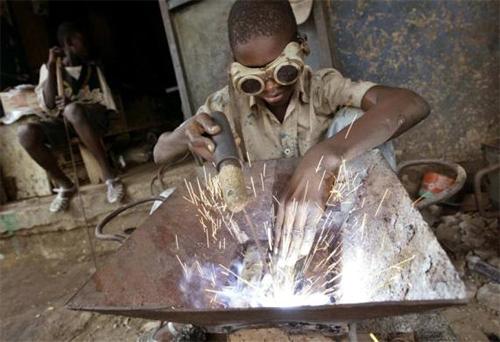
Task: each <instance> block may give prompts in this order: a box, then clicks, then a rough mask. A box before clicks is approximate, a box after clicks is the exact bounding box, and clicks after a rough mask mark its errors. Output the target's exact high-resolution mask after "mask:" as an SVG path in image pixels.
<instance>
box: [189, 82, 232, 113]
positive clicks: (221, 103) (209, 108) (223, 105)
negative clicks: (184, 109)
mask: <svg viewBox="0 0 500 342" xmlns="http://www.w3.org/2000/svg"><path fill="white" fill-rule="evenodd" d="M228 107H229V93H228V89H227V87H224V88H222V89H220V90H218V91H216V92H215V93H213V94H211V95H210V96H208V98H207V100H206V101H205V103H204V104H203V105H202V106H201V107H200V108H198V110H197V111H196V114H200V113H207V114H210V113H212V112H216V111H218V112H223V113H224V114H226V116H229V115H230V114H229V113H228Z"/></svg>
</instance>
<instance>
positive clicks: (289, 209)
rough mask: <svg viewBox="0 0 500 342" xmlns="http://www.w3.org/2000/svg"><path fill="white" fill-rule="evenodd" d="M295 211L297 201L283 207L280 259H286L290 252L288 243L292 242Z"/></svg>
mask: <svg viewBox="0 0 500 342" xmlns="http://www.w3.org/2000/svg"><path fill="white" fill-rule="evenodd" d="M296 211H297V201H295V200H293V201H289V202H287V203H286V206H285V218H284V222H283V232H282V234H281V250H280V254H281V257H282V258H286V256H287V255H288V251H289V250H290V243H291V241H292V229H293V227H294V221H295V213H296Z"/></svg>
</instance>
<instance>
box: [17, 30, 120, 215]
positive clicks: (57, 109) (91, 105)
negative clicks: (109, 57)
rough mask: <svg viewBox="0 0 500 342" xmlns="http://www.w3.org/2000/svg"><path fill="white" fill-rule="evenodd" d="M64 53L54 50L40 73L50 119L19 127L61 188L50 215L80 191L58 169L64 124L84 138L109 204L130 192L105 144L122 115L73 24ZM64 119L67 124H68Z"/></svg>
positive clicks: (62, 40) (41, 97)
mask: <svg viewBox="0 0 500 342" xmlns="http://www.w3.org/2000/svg"><path fill="white" fill-rule="evenodd" d="M57 38H58V41H59V44H60V45H61V47H62V48H59V47H53V48H52V49H50V50H49V60H48V62H47V63H46V64H45V65H43V66H42V67H41V69H40V81H39V84H38V86H37V88H36V93H37V96H38V101H39V103H40V106H41V107H42V108H43V109H44V110H45V112H46V114H47V117H46V118H43V119H42V120H41V121H39V122H31V123H27V124H25V125H22V126H21V127H19V131H18V137H19V142H20V143H21V145H22V146H23V147H24V149H25V150H26V151H27V152H28V153H29V155H30V156H31V157H32V158H33V159H34V160H35V161H36V162H37V163H38V164H39V165H40V166H41V167H42V168H44V169H45V170H46V171H47V173H48V174H49V176H50V177H51V178H52V179H53V180H54V182H55V183H56V184H57V185H58V186H59V187H58V188H57V189H55V190H54V191H55V192H57V196H56V197H55V199H54V200H53V201H52V203H51V205H50V208H49V210H50V211H51V212H58V211H62V210H65V209H66V208H67V207H68V205H69V200H70V198H71V196H72V195H73V194H74V193H75V191H76V188H75V185H74V184H73V182H72V181H71V180H70V179H69V178H68V177H67V176H66V175H65V174H64V172H63V171H62V170H61V168H60V167H59V166H58V165H57V162H56V159H55V157H54V156H53V154H52V153H51V151H50V148H49V147H55V146H59V145H68V146H69V142H68V141H67V140H66V131H65V125H64V119H66V121H67V122H68V126H69V128H70V135H72V136H74V135H75V134H76V135H77V136H78V137H79V138H80V140H81V141H82V142H83V144H84V145H85V146H86V147H87V148H88V150H89V151H90V153H92V155H93V156H94V157H95V158H96V160H97V162H98V163H99V166H100V167H101V170H102V173H103V176H104V178H105V179H106V186H107V200H108V202H109V203H115V202H119V201H121V200H122V198H123V196H124V193H125V192H124V187H123V184H122V183H121V181H120V179H119V178H117V177H116V173H115V171H114V170H113V169H112V167H111V165H110V163H109V160H108V158H107V156H106V152H105V149H104V146H103V144H102V141H101V137H102V135H103V134H104V133H105V131H106V129H107V126H108V114H109V111H113V110H116V106H115V103H114V101H113V98H112V96H111V92H110V90H109V87H108V85H107V83H106V80H105V78H104V76H103V74H102V72H101V70H100V69H99V67H98V66H97V65H95V64H94V63H92V62H90V61H89V60H88V52H87V48H86V44H85V39H84V36H83V34H82V32H81V31H80V30H79V29H78V28H77V27H76V26H75V25H74V24H72V23H63V24H61V25H60V26H59V28H58V31H57ZM58 57H61V58H62V65H63V66H64V68H63V69H64V70H63V72H62V76H63V84H64V97H59V96H57V77H56V59H57V58H58ZM63 117H64V119H63Z"/></svg>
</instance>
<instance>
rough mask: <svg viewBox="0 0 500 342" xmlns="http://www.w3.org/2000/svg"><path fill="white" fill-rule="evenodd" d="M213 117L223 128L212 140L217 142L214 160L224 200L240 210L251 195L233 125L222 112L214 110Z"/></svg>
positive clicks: (232, 207) (231, 207) (229, 207)
mask: <svg viewBox="0 0 500 342" xmlns="http://www.w3.org/2000/svg"><path fill="white" fill-rule="evenodd" d="M211 117H212V119H213V120H214V122H215V123H216V124H217V125H218V126H219V127H220V129H221V130H220V132H219V133H218V134H216V135H213V136H212V140H213V141H214V142H215V151H214V162H215V167H216V169H217V172H218V173H219V180H220V185H221V188H222V192H223V195H224V200H225V202H226V205H227V207H228V209H229V210H231V211H232V212H239V211H241V210H243V208H245V205H246V204H247V203H248V200H249V197H248V194H247V190H246V185H245V179H244V176H243V171H242V169H241V161H240V158H239V155H238V149H237V147H236V143H235V141H234V136H233V132H232V130H231V125H230V124H229V121H228V120H227V118H226V115H224V113H222V112H212V113H211Z"/></svg>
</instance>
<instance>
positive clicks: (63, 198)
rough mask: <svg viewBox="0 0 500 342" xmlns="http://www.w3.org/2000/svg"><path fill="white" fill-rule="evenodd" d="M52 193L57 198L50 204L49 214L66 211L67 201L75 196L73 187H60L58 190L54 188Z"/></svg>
mask: <svg viewBox="0 0 500 342" xmlns="http://www.w3.org/2000/svg"><path fill="white" fill-rule="evenodd" d="M54 192H55V193H57V196H56V197H55V198H54V200H53V201H52V203H50V206H49V211H50V212H51V213H57V212H60V211H64V210H66V209H68V206H69V201H70V199H71V197H73V195H74V194H75V192H76V187H75V186H74V185H72V186H71V187H63V186H61V187H59V188H55V189H54Z"/></svg>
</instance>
